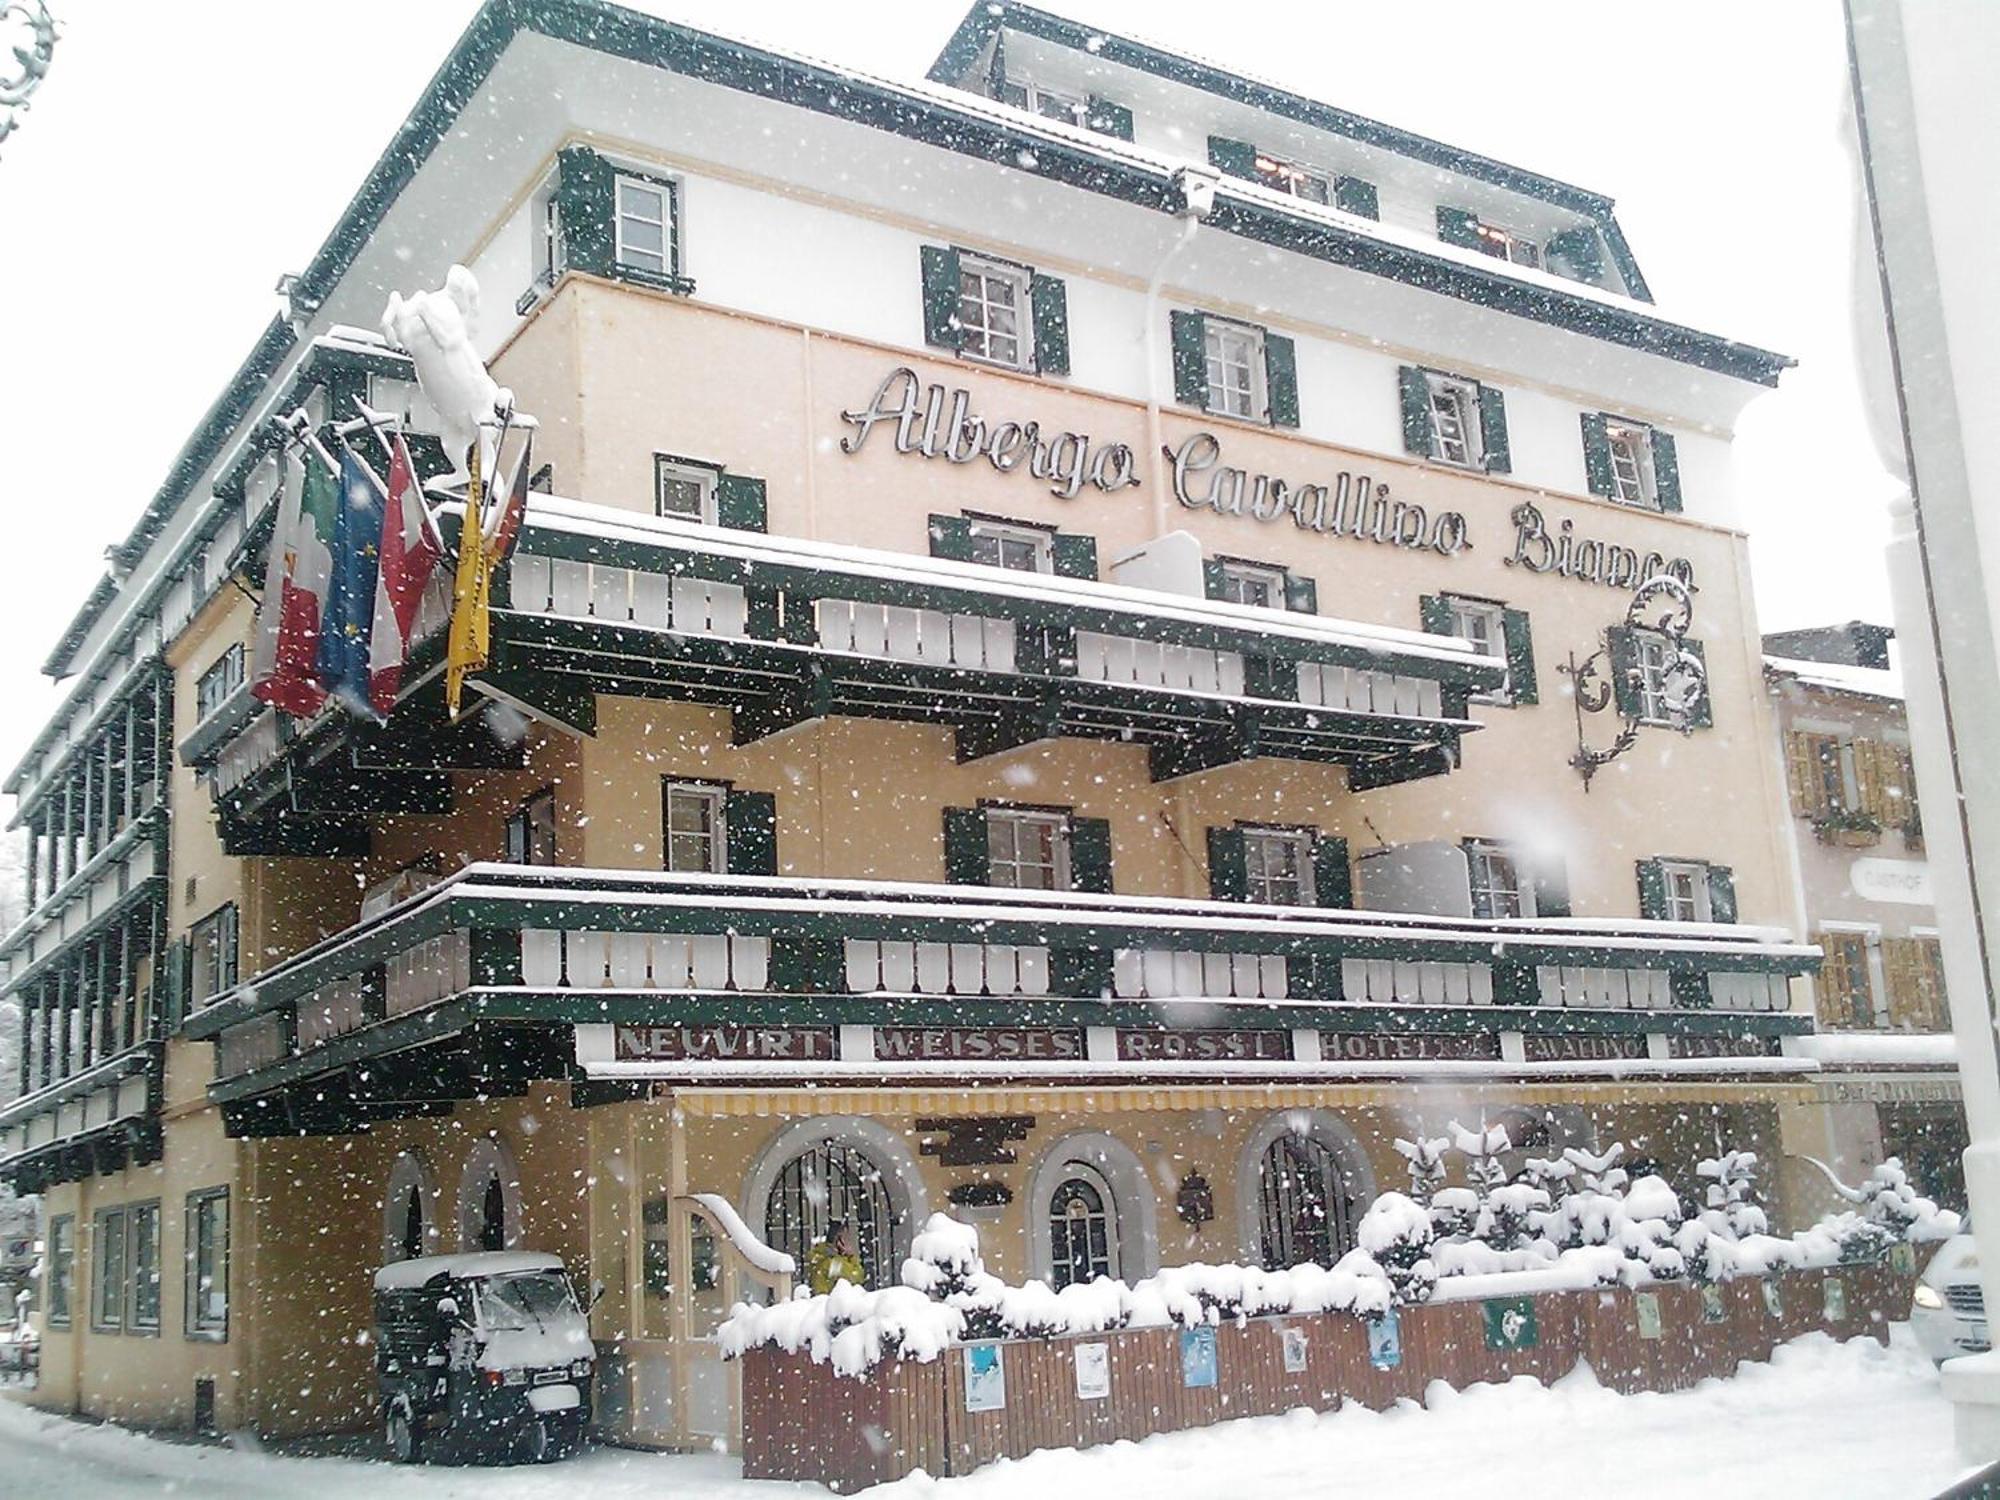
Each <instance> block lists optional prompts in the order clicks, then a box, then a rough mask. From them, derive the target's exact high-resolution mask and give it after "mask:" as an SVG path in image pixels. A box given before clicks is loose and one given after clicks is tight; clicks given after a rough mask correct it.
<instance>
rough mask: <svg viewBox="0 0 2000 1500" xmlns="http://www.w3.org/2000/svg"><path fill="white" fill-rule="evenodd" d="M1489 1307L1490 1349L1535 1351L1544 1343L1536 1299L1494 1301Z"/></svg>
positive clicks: (1517, 1298) (1488, 1300) (1490, 1300)
mask: <svg viewBox="0 0 2000 1500" xmlns="http://www.w3.org/2000/svg"><path fill="white" fill-rule="evenodd" d="M1485 1306H1486V1347H1487V1348H1489V1349H1532V1348H1534V1347H1535V1346H1536V1345H1537V1344H1539V1343H1541V1341H1542V1332H1541V1329H1540V1328H1539V1327H1537V1326H1536V1324H1535V1299H1534V1298H1532V1297H1492V1298H1488V1299H1487V1302H1486V1304H1485Z"/></svg>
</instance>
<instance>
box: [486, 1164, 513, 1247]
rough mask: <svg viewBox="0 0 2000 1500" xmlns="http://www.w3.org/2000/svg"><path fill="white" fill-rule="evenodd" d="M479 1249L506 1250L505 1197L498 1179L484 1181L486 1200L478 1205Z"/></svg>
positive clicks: (492, 1178) (489, 1178) (490, 1178)
mask: <svg viewBox="0 0 2000 1500" xmlns="http://www.w3.org/2000/svg"><path fill="white" fill-rule="evenodd" d="M479 1248H480V1249H482V1250H505V1249H506V1248H507V1195H506V1194H505V1193H503V1192H502V1191H501V1190H500V1179H499V1178H498V1177H488V1178H487V1179H486V1198H485V1201H484V1202H482V1203H481V1204H480V1205H479Z"/></svg>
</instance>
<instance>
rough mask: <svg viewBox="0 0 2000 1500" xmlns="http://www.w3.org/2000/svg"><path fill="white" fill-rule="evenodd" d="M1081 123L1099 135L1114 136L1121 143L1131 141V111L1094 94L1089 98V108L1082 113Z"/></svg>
mask: <svg viewBox="0 0 2000 1500" xmlns="http://www.w3.org/2000/svg"><path fill="white" fill-rule="evenodd" d="M1083 123H1084V124H1085V125H1088V126H1089V127H1090V128H1091V129H1092V130H1094V131H1096V132H1097V133H1098V134H1099V135H1115V136H1117V137H1118V139H1119V140H1121V141H1129V140H1131V139H1132V111H1131V110H1129V109H1127V108H1126V107H1125V106H1124V105H1122V104H1113V103H1112V102H1111V101H1110V100H1109V99H1100V98H1099V97H1098V96H1097V95H1095V94H1092V95H1091V96H1090V108H1089V109H1088V110H1086V111H1085V113H1084V117H1083Z"/></svg>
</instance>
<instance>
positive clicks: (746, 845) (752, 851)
mask: <svg viewBox="0 0 2000 1500" xmlns="http://www.w3.org/2000/svg"><path fill="white" fill-rule="evenodd" d="M722 828H723V834H724V841H725V843H726V844H727V845H728V850H729V873H730V874H732V875H775V874H777V873H778V799H777V797H776V796H775V795H773V794H772V793H770V792H739V791H735V790H732V791H731V792H730V793H729V795H728V796H726V797H725V798H723V802H722Z"/></svg>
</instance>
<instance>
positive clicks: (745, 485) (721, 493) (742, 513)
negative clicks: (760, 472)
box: [715, 474, 770, 531]
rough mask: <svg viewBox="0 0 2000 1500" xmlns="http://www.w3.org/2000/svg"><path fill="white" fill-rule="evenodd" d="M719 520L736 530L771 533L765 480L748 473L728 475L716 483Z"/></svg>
mask: <svg viewBox="0 0 2000 1500" xmlns="http://www.w3.org/2000/svg"><path fill="white" fill-rule="evenodd" d="M715 519H716V521H717V522H718V523H720V524H721V525H724V526H727V527H728V528H729V529H730V530H732V531H765V530H768V529H769V521H770V517H769V514H768V512H767V508H766V506H765V503H764V481H763V480H761V479H752V478H751V477H750V476H749V475H747V474H724V475H723V476H722V477H721V478H720V479H718V480H717V481H716V484H715Z"/></svg>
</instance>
